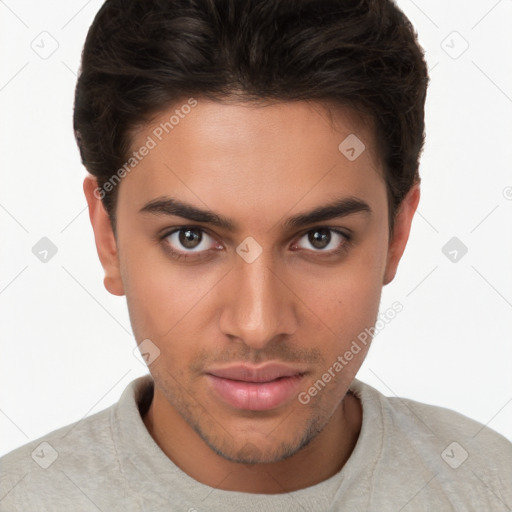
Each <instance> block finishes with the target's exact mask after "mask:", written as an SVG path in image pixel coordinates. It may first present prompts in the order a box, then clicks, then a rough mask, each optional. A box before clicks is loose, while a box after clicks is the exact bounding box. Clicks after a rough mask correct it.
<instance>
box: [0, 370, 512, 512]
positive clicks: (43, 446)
mask: <svg viewBox="0 0 512 512" xmlns="http://www.w3.org/2000/svg"><path fill="white" fill-rule="evenodd" d="M351 390H352V392H353V393H354V394H355V395H356V396H357V397H358V398H359V399H360V400H361V404H362V409H363V421H362V427H361V432H360V435H359V438H358V440H357V444H356V446H355V448H354V451H353V452H352V454H351V456H350V458H349V460H348V461H347V463H346V464H345V466H344V467H343V468H342V469H341V471H340V472H338V473H337V474H335V475H334V476H332V477H331V478H329V479H327V480H325V481H323V482H321V483H319V484H317V485H313V486H311V487H308V488H306V489H301V490H298V491H294V492H290V493H284V494H272V495H264V494H250V493H241V492H234V491H222V490H218V489H215V488H213V487H209V486H207V485H203V484H201V483H199V482H197V481H196V480H194V479H193V478H191V477H189V476H188V475H187V474H186V473H184V472H183V471H181V470H180V469H179V468H178V467H177V466H176V465H175V464H174V463H173V462H172V461H171V460H170V459H169V458H168V457H167V456H166V455H165V454H164V452H162V451H161V449H160V448H159V447H158V445H157V444H156V443H155V441H154V440H153V438H152V437H151V435H150V434H149V432H148V431H147V429H146V427H145V425H144V423H143V421H142V418H141V411H145V410H146V409H147V407H148V405H149V403H150V401H151V397H152V392H153V380H152V378H151V376H149V375H146V376H144V377H140V378H138V379H135V380H134V381H132V382H131V383H130V384H129V385H128V386H127V387H126V389H125V391H124V392H123V395H122V396H121V398H120V400H119V402H118V403H116V404H114V405H113V406H111V407H109V408H107V409H105V410H103V411H101V412H99V413H96V414H94V415H92V416H89V417H87V418H85V419H83V420H81V421H78V422H76V423H73V424H72V425H69V426H67V427H64V428H61V429H59V430H56V431H54V432H52V433H50V434H48V435H46V436H44V437H42V438H40V439H38V440H36V441H33V442H30V443H28V444H26V445H24V446H22V447H20V448H17V449H16V450H14V451H12V452H10V453H9V454H7V455H5V456H4V457H2V458H1V459H0V475H1V477H0V511H2V512H7V511H9V512H10V511H17V510H19V511H24V512H25V511H27V512H36V511H37V512H42V511H52V512H59V511H63V512H71V511H73V512H75V511H96V512H97V511H98V510H99V511H103V512H109V511H123V512H127V511H146V512H158V511H166V512H168V511H180V512H196V511H197V512H203V511H219V512H230V511H232V512H235V511H236V512H270V511H278V512H285V511H306V512H315V511H318V512H320V511H338V510H344V511H350V512H357V511H365V512H367V511H375V512H388V511H389V512H399V511H402V512H408V511H415V512H420V511H432V512H442V511H445V510H446V511H453V510H455V511H457V512H463V511H478V512H483V511H486V512H487V511H493V512H499V511H510V510H512V444H511V443H510V442H509V441H507V440H506V439H505V438H504V437H502V436H501V435H499V434H498V433H496V432H494V431H493V430H491V429H489V428H486V427H484V426H483V425H481V424H479V423H477V422H475V421H473V420H470V419H468V418H466V417H464V416H461V415H460V414H458V413H455V412H453V411H450V410H447V409H443V408H439V407H434V406H430V405H426V404H421V403H418V402H414V401H412V400H405V399H401V398H388V397H386V396H384V395H382V394H381V393H379V392H378V391H377V390H375V389H374V388H372V387H371V386H369V385H367V384H365V383H363V382H361V381H358V380H355V381H354V382H353V384H352V386H351Z"/></svg>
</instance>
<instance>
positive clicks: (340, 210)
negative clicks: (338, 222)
mask: <svg viewBox="0 0 512 512" xmlns="http://www.w3.org/2000/svg"><path fill="white" fill-rule="evenodd" d="M359 212H366V213H368V214H371V213H372V209H371V208H370V205H369V204H368V203H367V202H365V201H363V200H362V199H359V198H357V197H343V198H341V199H338V200H336V201H334V202H332V203H329V204H327V205H324V206H318V207H316V208H314V209H313V210H310V211H309V212H304V213H300V214H298V215H295V216H293V217H289V218H288V219H286V221H285V222H284V223H283V226H284V227H285V228H293V229H297V228H301V227H303V226H307V225H309V224H313V223H315V222H320V221H326V220H330V219H335V218H338V217H346V216H348V215H352V214H355V213H359ZM139 213H151V214H154V215H169V216H177V217H183V218H185V219H188V220H193V221H196V222H201V223H203V224H212V225H213V226H217V227H219V228H223V229H226V230H227V231H232V232H234V231H237V230H238V229H239V228H238V226H237V224H236V223H235V222H234V221H233V220H232V219H230V218H229V217H224V216H222V215H219V214H218V213H215V212H212V211H211V210H203V209H200V208H198V207H196V206H193V205H191V204H187V203H184V202H182V201H180V200H178V199H176V198H173V197H158V198H156V199H153V200H151V201H149V202H148V203H146V204H145V205H144V206H143V207H142V208H141V209H140V210H139Z"/></svg>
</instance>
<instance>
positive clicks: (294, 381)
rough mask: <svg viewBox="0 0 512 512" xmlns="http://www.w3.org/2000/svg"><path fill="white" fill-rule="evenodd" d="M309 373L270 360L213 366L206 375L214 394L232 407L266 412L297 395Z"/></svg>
mask: <svg viewBox="0 0 512 512" xmlns="http://www.w3.org/2000/svg"><path fill="white" fill-rule="evenodd" d="M305 373H306V371H305V370H304V369H303V368H297V367H291V366H288V365H284V364H280V363H270V364H266V365H263V366H259V367H256V366H248V365H237V366H230V367H226V368H218V369H212V370H209V371H208V372H206V377H207V378H208V381H209V384H210V387H211V388H212V390H213V392H214V394H216V395H217V396H218V397H219V398H220V399H221V400H222V401H224V402H225V403H227V404H228V405H230V406H231V407H234V408H235V409H242V410H248V411H266V410H271V409H275V408H277V407H279V406H281V405H283V404H284V403H286V402H287V401H289V400H290V399H291V398H292V397H294V396H295V395H296V393H297V391H298V388H299V386H300V383H301V381H302V379H303V377H304V375H305Z"/></svg>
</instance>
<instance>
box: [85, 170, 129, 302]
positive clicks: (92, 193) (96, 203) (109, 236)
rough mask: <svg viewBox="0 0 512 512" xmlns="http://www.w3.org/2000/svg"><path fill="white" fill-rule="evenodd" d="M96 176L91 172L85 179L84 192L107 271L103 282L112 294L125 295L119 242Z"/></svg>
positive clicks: (102, 260)
mask: <svg viewBox="0 0 512 512" xmlns="http://www.w3.org/2000/svg"><path fill="white" fill-rule="evenodd" d="M97 187H98V182H97V180H96V178H95V177H94V176H92V175H90V174H88V175H87V176H86V178H85V179H84V194H85V198H86V199H87V204H88V206H89V218H90V219H91V224H92V229H93V230H94V239H95V241H96V250H97V251H98V256H99V258H100V262H101V265H102V267H103V270H104V271H105V277H104V279H103V284H104V286H105V288H106V289H107V290H108V291H109V292H110V293H111V294H112V295H124V287H123V281H122V279H121V272H120V268H119V255H118V250H117V242H116V239H115V236H114V232H113V230H112V224H111V222H110V218H109V216H108V214H107V211H106V210H105V207H104V206H103V203H102V201H101V193H100V190H99V189H98V188H97Z"/></svg>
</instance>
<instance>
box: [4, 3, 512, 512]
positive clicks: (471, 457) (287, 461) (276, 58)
mask: <svg viewBox="0 0 512 512" xmlns="http://www.w3.org/2000/svg"><path fill="white" fill-rule="evenodd" d="M427 83H428V78H427V71H426V65H425V62H424V58H423V53H422V50H421V48H420V47H419V45H418V43H417V40H416V37H415V33H414V30H413V28H412V27H411V25H410V23H409V22H408V20H407V19H406V18H405V16H404V15H403V14H402V13H401V11H399V9H398V8H397V7H396V6H395V5H394V4H393V3H392V2H391V1H389V0H364V1H362V0H360V1H357V2H356V1H348V0H347V1H345V0H337V1H329V0H325V1H323V0H322V1H318V0H317V1H311V0H301V1H295V2H282V1H278V0H265V1H262V0H247V1H238V2H237V1H236V0H209V1H206V0H204V1H191V0H177V1H173V2H164V1H157V0H128V1H122V0H107V2H106V3H105V4H104V5H103V7H102V8H101V10H100V12H99V13H98V15H97V16H96V19H95V20H94V23H93V25H92V27H91V29H90V31H89V34H88V36H87V40H86V43H85V47H84V52H83V57H82V68H81V73H80V76H79V79H78V84H77V88H76V96H75V113H74V126H75V133H76V137H77V141H78V145H79V148H80V152H81V156H82V160H83V163H84V165H85V166H86V168H87V170H88V171H89V173H90V174H88V176H87V177H86V178H85V180H84V192H85V195H86V198H87V202H88V205H89V214H90V219H91V224H92V227H93V229H94V235H95V240H96V246H97V250H98V255H99V258H100V260H101V263H102V266H103V268H104V271H105V279H104V283H105V287H106V288H107V290H108V291H109V292H110V293H112V294H114V295H126V298H127V304H128V309H129V314H130V319H131V324H132V328H133V332H134V334H135V337H136V341H137V344H138V345H139V348H140V351H141V353H142V356H143V357H144V359H145V360H146V362H147V364H148V366H149V371H150V375H148V376H146V377H142V378H139V379H137V380H135V381H133V382H132V383H131V384H130V385H129V386H128V387H127V388H126V390H125V391H124V393H123V396H122V397H121V399H120V401H119V403H118V404H116V405H114V406H112V407H110V408H108V409H106V410H104V411H101V412H99V413H97V414H95V415H93V416H90V417H88V418H85V419H84V420H82V421H80V422H77V423H75V424H73V425H69V426H67V427H64V428H62V429H60V430H57V431H55V432H52V433H50V434H48V435H47V436H44V438H41V439H38V440H37V441H34V442H32V443H29V444H28V445H25V446H24V447H21V448H18V449H17V450H14V451H13V452H11V453H10V454H8V455H7V456H5V457H4V458H3V459H2V460H1V464H2V479H1V493H0V498H2V499H1V501H0V510H30V511H32V510H38V511H39V510H52V511H55V510H59V511H60V510H63V511H64V510H66V511H67V510H103V511H107V510H123V511H124V510H148V511H149V510H151V511H158V510H173V511H174V510H177V511H178V510H183V511H186V510H188V511H196V510H197V511H202V510H214V511H217V510H218V511H230V510H237V511H239V510H244V511H246V510H248V511H252V510H254V511H256V510H257V511H263V510H265V511H267V510H268V511H271V510H276V511H285V510H290V511H291V510H306V511H327V510H365V511H366V510H375V511H398V510H414V511H423V510H425V511H426V510H435V511H442V510H458V511H459V510H493V511H497V510H511V509H512V446H511V444H510V443H509V442H508V441H507V440H505V439H504V438H503V437H502V436H500V435H499V434H497V433H495V432H493V431H492V430H490V429H488V428H485V427H484V426H482V425H480V424H478V423H476V422H474V421H472V420H470V419H468V418H465V417H463V416H461V415H459V414H457V413H454V412H452V411H448V410H445V409H441V408H436V407H433V406H429V405H425V404H420V403H416V402H413V401H410V400H401V399H398V398H387V397H384V396H383V395H381V394H380V393H379V392H377V391H376V390H374V389H373V388H371V387H370V386H368V385H366V384H364V383H362V382H360V381H358V380H357V379H355V376H356V373H357V371H358V369H359V368H360V366H361V364H362V362H363V360H364V358H365V356H366V354H367V352H368V349H369V346H370V343H371V334H372V332H373V331H372V328H373V326H374V325H375V323H376V319H377V315H378V310H379V303H380V296H381V291H382V286H383V285H386V284H388V283H389V282H390V281H392V280H393V278H394V276H395V273H396V271H397V267H398V264H399V261H400V258H401V256H402V254H403V251H404V249H405V246H406V243H407V239H408V236H409V231H410V226H411V222H412V219H413V216H414V213H415V210H416V207H417V205H418V201H419V197H420V191H419V183H420V179H419V175H418V160H419V156H420V153H421V150H422V147H423V141H424V103H425V96H426V88H427ZM397 308H398V309H399V304H398V305H397ZM368 333H370V334H368ZM396 356H397V357H400V355H399V354H397V355H396Z"/></svg>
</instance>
